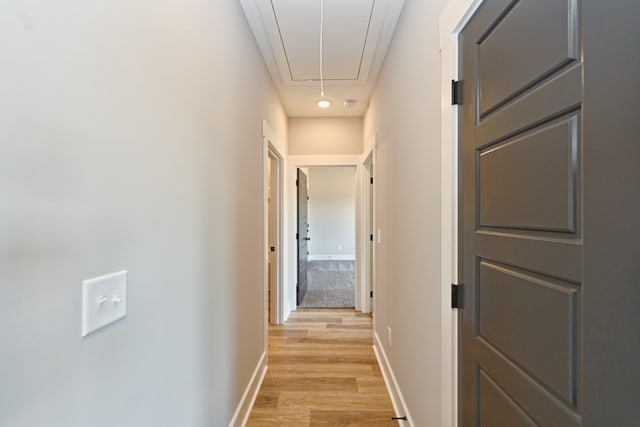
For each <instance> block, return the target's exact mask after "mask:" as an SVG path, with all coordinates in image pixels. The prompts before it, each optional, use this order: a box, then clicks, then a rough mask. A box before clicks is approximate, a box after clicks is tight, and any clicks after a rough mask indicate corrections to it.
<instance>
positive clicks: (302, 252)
mask: <svg viewBox="0 0 640 427" xmlns="http://www.w3.org/2000/svg"><path fill="white" fill-rule="evenodd" d="M296 186H297V188H298V232H297V234H296V236H297V238H298V285H297V287H296V303H297V304H298V305H300V303H301V302H302V299H303V298H304V295H305V294H306V293H307V264H308V263H309V244H308V243H309V240H311V238H310V237H309V215H308V210H309V194H308V189H307V188H308V187H307V175H305V173H304V172H302V171H301V170H300V169H298V177H297V180H296Z"/></svg>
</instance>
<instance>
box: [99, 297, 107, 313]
mask: <svg viewBox="0 0 640 427" xmlns="http://www.w3.org/2000/svg"><path fill="white" fill-rule="evenodd" d="M107 301H109V298H107V297H105V296H104V295H101V296H100V298H98V301H97V302H98V310H102V309H103V308H104V303H105V302H107Z"/></svg>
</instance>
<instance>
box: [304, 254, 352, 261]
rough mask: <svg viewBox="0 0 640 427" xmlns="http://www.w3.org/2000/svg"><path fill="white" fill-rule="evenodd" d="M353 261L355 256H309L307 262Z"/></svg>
mask: <svg viewBox="0 0 640 427" xmlns="http://www.w3.org/2000/svg"><path fill="white" fill-rule="evenodd" d="M331 260H334V261H355V260H356V256H355V255H309V261H331Z"/></svg>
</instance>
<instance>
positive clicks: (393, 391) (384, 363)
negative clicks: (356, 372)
mask: <svg viewBox="0 0 640 427" xmlns="http://www.w3.org/2000/svg"><path fill="white" fill-rule="evenodd" d="M373 352H374V353H375V354H376V359H378V365H379V366H380V371H381V372H382V378H383V379H384V384H385V385H386V386H387V391H388V392H389V397H390V398H391V404H392V405H393V412H394V413H395V414H396V415H395V416H397V417H404V416H406V417H407V421H401V420H398V425H400V426H410V427H414V425H413V422H412V421H411V415H410V414H409V408H408V407H407V402H405V400H404V397H403V396H402V392H401V391H400V387H399V386H398V382H397V381H396V376H395V375H394V374H393V369H391V364H390V363H389V359H388V358H387V354H386V353H385V352H384V347H383V346H382V343H381V342H380V337H379V336H378V334H377V333H375V332H374V334H373Z"/></svg>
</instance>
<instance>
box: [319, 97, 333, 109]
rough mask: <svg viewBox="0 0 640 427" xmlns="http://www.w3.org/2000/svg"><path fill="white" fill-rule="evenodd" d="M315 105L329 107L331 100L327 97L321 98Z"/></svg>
mask: <svg viewBox="0 0 640 427" xmlns="http://www.w3.org/2000/svg"><path fill="white" fill-rule="evenodd" d="M316 105H317V106H318V107H320V108H329V107H330V106H331V101H329V100H328V99H321V100H320V101H318V102H316Z"/></svg>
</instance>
